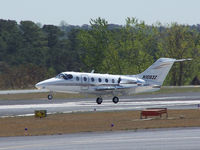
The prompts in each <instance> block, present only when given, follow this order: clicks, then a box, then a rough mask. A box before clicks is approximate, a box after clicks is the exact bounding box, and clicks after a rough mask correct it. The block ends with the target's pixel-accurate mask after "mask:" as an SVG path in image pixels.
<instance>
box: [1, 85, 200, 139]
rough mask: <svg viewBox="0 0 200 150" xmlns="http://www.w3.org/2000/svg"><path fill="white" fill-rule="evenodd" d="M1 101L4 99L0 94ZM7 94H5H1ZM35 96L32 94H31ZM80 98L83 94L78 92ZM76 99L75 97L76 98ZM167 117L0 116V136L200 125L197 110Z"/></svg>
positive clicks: (105, 114) (123, 114)
mask: <svg viewBox="0 0 200 150" xmlns="http://www.w3.org/2000/svg"><path fill="white" fill-rule="evenodd" d="M199 91H200V88H199V87H195V88H194V87H193V88H192V87H184V88H172V87H170V88H169V87H165V88H163V89H162V90H161V91H159V92H154V93H152V94H160V93H166V92H167V93H176V92H180V93H181V92H199ZM46 94H47V93H36V94H35V93H33V94H22V95H23V96H21V97H20V94H10V95H7V96H8V97H9V96H11V97H9V99H10V98H13V99H14V97H15V98H16V99H20V98H29V97H31V96H33V98H36V97H38V99H41V98H44V97H45V98H46ZM0 96H1V97H0V100H3V99H4V98H3V97H2V95H0ZM4 96H6V95H4ZM34 96H35V97H34ZM78 96H79V97H82V95H78ZM66 97H68V98H69V97H70V98H72V97H74V95H68V94H57V95H56V98H66ZM75 98H76V97H75ZM168 116H169V117H168V118H166V117H165V115H163V117H162V118H160V117H151V118H147V119H140V111H127V110H126V111H109V112H98V111H94V112H76V113H67V114H64V113H58V114H52V115H48V116H47V117H46V118H35V117H34V116H29V117H27V116H26V117H7V118H0V137H3V136H35V135H54V134H68V133H78V132H101V131H104V132H105V131H106V132H107V131H119V130H131V131H137V130H140V129H152V128H174V127H199V126H200V110H199V109H188V110H168Z"/></svg>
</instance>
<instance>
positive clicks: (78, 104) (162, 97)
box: [0, 92, 200, 117]
mask: <svg viewBox="0 0 200 150" xmlns="http://www.w3.org/2000/svg"><path fill="white" fill-rule="evenodd" d="M119 98H120V101H119V103H117V104H114V103H113V102H112V100H111V99H112V98H111V97H110V98H104V101H103V103H102V104H101V105H98V104H96V100H95V98H82V99H80V98H74V99H56V98H55V99H53V100H52V101H49V100H47V99H33V100H0V117H6V116H31V115H34V111H35V110H47V113H48V114H53V113H70V112H79V111H80V112H85V111H94V110H95V111H116V110H142V109H145V108H152V107H167V108H168V109H197V107H198V106H199V104H200V93H198V92H188V93H174V94H156V95H151V94H150V95H148V94H147V95H135V96H124V97H119Z"/></svg>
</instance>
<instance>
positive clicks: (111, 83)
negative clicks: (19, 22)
mask: <svg viewBox="0 0 200 150" xmlns="http://www.w3.org/2000/svg"><path fill="white" fill-rule="evenodd" d="M185 60H191V59H180V60H176V59H171V58H160V59H158V60H157V61H156V62H155V63H154V64H153V65H151V66H150V67H149V68H148V69H146V70H145V71H144V72H142V73H141V74H137V75H111V74H98V73H94V71H92V72H91V73H84V72H62V73H60V74H58V75H57V76H56V77H53V78H50V79H47V80H44V81H41V82H39V83H37V84H36V85H35V86H36V88H38V89H48V90H49V91H50V94H49V95H48V99H49V100H51V99H52V98H53V95H52V93H53V92H64V93H87V94H95V95H98V97H97V99H96V102H97V104H101V103H102V102H103V99H102V96H103V95H108V94H111V95H113V99H112V101H113V102H114V103H115V104H116V103H118V102H119V98H118V97H117V96H118V95H130V94H135V93H142V92H153V91H157V90H159V89H160V88H161V86H162V84H163V82H164V80H165V78H166V76H167V74H168V72H169V70H170V69H171V67H172V65H173V63H174V62H178V61H185Z"/></svg>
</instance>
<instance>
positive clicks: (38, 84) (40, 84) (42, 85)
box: [35, 82, 45, 89]
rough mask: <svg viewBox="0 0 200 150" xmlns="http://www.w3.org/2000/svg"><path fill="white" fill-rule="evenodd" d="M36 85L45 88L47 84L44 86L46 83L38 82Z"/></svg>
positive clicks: (38, 87)
mask: <svg viewBox="0 0 200 150" xmlns="http://www.w3.org/2000/svg"><path fill="white" fill-rule="evenodd" d="M35 87H36V88H37V89H42V88H45V86H44V84H43V83H42V82H39V83H37V84H36V85H35Z"/></svg>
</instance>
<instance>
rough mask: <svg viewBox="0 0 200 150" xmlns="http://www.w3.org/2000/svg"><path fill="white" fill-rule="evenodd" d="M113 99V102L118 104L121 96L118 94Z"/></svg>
mask: <svg viewBox="0 0 200 150" xmlns="http://www.w3.org/2000/svg"><path fill="white" fill-rule="evenodd" d="M112 101H113V103H115V104H117V103H118V102H119V98H118V97H117V96H114V97H113V99H112Z"/></svg>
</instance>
